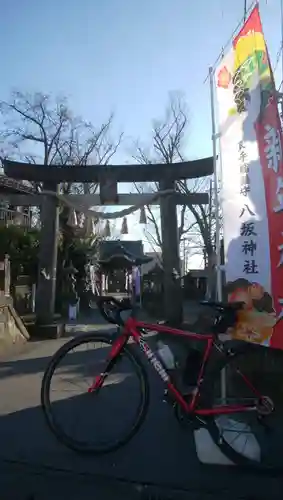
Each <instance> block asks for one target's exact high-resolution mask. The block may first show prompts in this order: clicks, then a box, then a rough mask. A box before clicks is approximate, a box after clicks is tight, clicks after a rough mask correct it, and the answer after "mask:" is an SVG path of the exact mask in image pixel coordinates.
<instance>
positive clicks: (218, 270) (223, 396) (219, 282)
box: [209, 67, 226, 402]
mask: <svg viewBox="0 0 283 500" xmlns="http://www.w3.org/2000/svg"><path fill="white" fill-rule="evenodd" d="M209 82H210V105H211V131H212V153H213V175H214V183H213V184H214V185H213V188H214V205H215V226H216V227H215V230H216V238H215V247H216V279H217V289H216V290H217V299H218V300H219V302H221V300H222V279H221V278H222V276H221V249H220V220H219V215H220V214H219V197H218V176H217V147H216V145H217V144H216V141H217V136H216V125H215V109H214V71H213V68H212V67H210V68H209ZM221 399H222V401H223V402H225V400H226V371H225V369H223V370H222V371H221Z"/></svg>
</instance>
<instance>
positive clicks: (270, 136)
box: [215, 7, 283, 349]
mask: <svg viewBox="0 0 283 500" xmlns="http://www.w3.org/2000/svg"><path fill="white" fill-rule="evenodd" d="M215 75H216V87H217V101H218V107H219V127H220V130H219V132H220V144H221V156H222V206H223V216H224V246H225V269H226V281H227V292H228V298H229V300H230V301H241V302H244V304H245V307H244V309H243V310H242V311H240V312H239V320H238V323H237V326H236V327H235V328H234V330H233V336H234V337H236V338H239V339H242V340H248V341H251V342H256V343H259V344H264V345H267V346H272V347H276V348H280V349H283V321H282V322H281V317H283V314H282V311H283V257H282V256H283V163H282V154H281V143H282V134H281V124H280V118H279V114H278V108H277V102H276V96H275V92H274V90H275V87H274V82H273V76H272V71H271V68H270V64H269V58H268V52H267V48H266V44H265V40H264V37H263V32H262V26H261V21H260V16H259V10H258V7H255V8H254V9H253V11H252V12H251V14H250V16H249V18H248V19H247V21H246V22H245V24H244V26H243V28H242V30H241V31H240V33H239V34H238V36H237V37H236V38H235V39H234V40H233V46H232V47H231V50H230V51H229V52H228V54H227V55H226V56H225V57H224V58H223V59H222V61H221V64H220V66H219V67H218V68H217V70H216V74H215Z"/></svg>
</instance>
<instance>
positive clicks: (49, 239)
mask: <svg viewBox="0 0 283 500" xmlns="http://www.w3.org/2000/svg"><path fill="white" fill-rule="evenodd" d="M43 189H45V190H48V191H55V192H56V190H57V185H56V184H55V183H53V182H45V183H44V185H43ZM40 218H41V231H40V249H39V259H38V260H39V264H38V267H39V274H38V283H37V291H36V304H35V311H36V323H37V324H38V325H48V324H51V323H52V322H53V317H54V308H55V295H56V270H57V247H58V232H59V206H58V203H57V200H56V198H55V197H51V196H45V197H44V201H43V203H42V205H41V213H40Z"/></svg>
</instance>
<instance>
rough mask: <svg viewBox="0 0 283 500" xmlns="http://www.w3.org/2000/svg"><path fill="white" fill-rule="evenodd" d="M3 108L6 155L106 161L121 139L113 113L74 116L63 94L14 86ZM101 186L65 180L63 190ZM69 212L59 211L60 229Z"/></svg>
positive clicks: (37, 160) (52, 160)
mask: <svg viewBox="0 0 283 500" xmlns="http://www.w3.org/2000/svg"><path fill="white" fill-rule="evenodd" d="M0 114H1V115H2V119H3V123H4V126H3V129H2V132H1V133H0V142H1V146H2V150H3V155H5V156H6V157H7V156H8V157H10V158H15V159H20V160H24V161H27V162H29V163H43V164H44V165H56V164H60V165H81V166H85V165H87V164H99V165H105V164H107V163H109V161H110V160H111V158H112V157H113V156H114V155H115V153H116V151H117V149H118V147H119V145H120V143H121V140H122V134H121V135H120V136H119V137H118V139H117V140H116V141H114V140H113V139H112V137H111V128H112V123H113V115H112V114H111V115H110V116H109V117H108V119H107V120H106V121H105V122H104V123H102V124H100V125H99V126H98V127H95V126H94V125H93V124H91V123H87V122H85V121H83V120H82V119H80V118H77V117H76V116H74V115H73V113H72V112H71V110H70V107H69V105H68V102H67V100H66V99H65V98H53V97H52V96H50V95H45V94H42V93H35V94H28V93H23V92H14V93H12V95H11V98H10V100H9V101H2V102H0ZM3 155H2V156H3ZM35 187H36V188H37V190H38V191H40V190H41V187H42V186H41V185H40V183H39V184H36V186H35ZM97 187H98V186H97V184H89V183H87V184H83V183H65V182H64V183H63V182H62V183H61V185H60V190H61V192H62V193H64V194H69V193H84V194H93V193H95V192H96V190H97ZM68 212H69V210H68V209H64V208H63V209H62V210H61V214H60V224H61V229H62V231H63V232H64V233H66V234H67V233H68V227H67V219H68ZM69 232H70V231H69ZM69 236H70V235H69ZM67 239H68V238H67Z"/></svg>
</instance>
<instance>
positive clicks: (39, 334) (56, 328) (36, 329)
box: [27, 323, 65, 340]
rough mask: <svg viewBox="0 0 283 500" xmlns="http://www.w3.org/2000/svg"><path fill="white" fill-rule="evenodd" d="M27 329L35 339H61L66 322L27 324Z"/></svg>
mask: <svg viewBox="0 0 283 500" xmlns="http://www.w3.org/2000/svg"><path fill="white" fill-rule="evenodd" d="M27 329H28V332H29V334H30V336H31V338H32V339H33V340H35V339H36V340H44V339H59V338H60V337H63V336H64V334H65V324H64V323H59V324H58V323H51V324H48V325H38V324H36V323H33V324H29V325H27Z"/></svg>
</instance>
